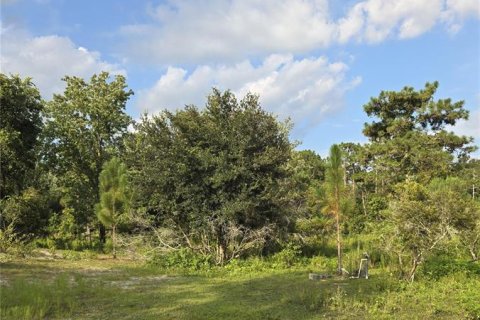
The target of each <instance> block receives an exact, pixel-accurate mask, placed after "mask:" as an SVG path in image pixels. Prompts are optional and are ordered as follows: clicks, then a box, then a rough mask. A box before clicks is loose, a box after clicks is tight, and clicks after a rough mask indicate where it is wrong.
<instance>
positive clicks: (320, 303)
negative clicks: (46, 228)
mask: <svg viewBox="0 0 480 320" xmlns="http://www.w3.org/2000/svg"><path fill="white" fill-rule="evenodd" d="M0 268H1V273H0V275H1V277H0V285H1V292H0V294H1V300H0V301H1V314H0V315H1V319H2V320H3V319H480V302H479V301H480V289H479V288H480V279H479V278H478V277H473V278H472V277H467V276H466V275H465V274H456V275H452V276H449V277H444V278H441V279H439V281H435V282H434V281H423V282H418V283H414V284H407V283H404V282H399V281H398V280H395V279H393V278H391V277H387V276H381V275H379V274H378V273H379V272H378V270H372V276H371V278H370V279H368V280H358V279H328V280H325V281H310V280H308V270H299V269H287V270H282V271H278V270H277V271H270V272H253V273H252V272H247V273H243V274H242V273H240V274H239V273H235V274H231V273H228V272H224V273H222V272H216V273H215V272H214V273H205V274H200V273H199V274H196V275H185V274H184V275H182V274H181V273H174V272H170V273H168V272H165V271H162V270H158V269H154V268H148V267H144V266H142V265H141V264H138V263H135V262H133V261H130V260H121V259H118V260H112V259H109V258H107V257H103V259H102V257H97V258H95V259H82V260H66V259H49V260H47V259H28V260H12V261H9V262H4V263H2V264H1V265H0Z"/></svg>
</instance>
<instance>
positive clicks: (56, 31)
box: [0, 0, 480, 156]
mask: <svg viewBox="0 0 480 320" xmlns="http://www.w3.org/2000/svg"><path fill="white" fill-rule="evenodd" d="M0 54H1V70H2V72H6V73H19V74H21V75H22V76H31V77H33V79H34V82H35V83H36V84H37V86H38V87H39V88H40V90H41V92H42V94H43V96H44V97H45V99H47V100H48V99H50V97H51V95H52V93H55V92H61V91H62V89H63V84H62V82H61V81H60V78H61V77H62V76H63V75H65V74H68V75H77V76H81V77H85V78H88V77H90V76H91V75H92V74H93V73H98V72H100V71H101V70H107V71H110V72H111V73H114V74H115V73H120V74H124V75H126V76H127V80H128V84H129V87H130V88H132V89H133V90H134V91H135V96H134V98H133V99H132V100H131V101H129V103H128V107H127V111H128V113H129V114H131V115H132V116H133V117H134V118H138V116H139V114H140V113H141V112H143V111H144V110H148V111H149V112H150V113H155V112H158V111H159V110H161V109H164V108H168V109H175V108H178V107H182V106H183V105H185V104H191V103H193V104H196V105H198V106H202V105H203V104H204V102H205V96H206V95H207V94H208V93H209V90H210V88H211V87H212V86H216V87H219V88H221V89H231V90H233V91H234V92H235V93H236V94H237V95H239V96H242V95H243V94H245V93H246V92H248V91H252V92H256V93H258V94H260V97H261V102H262V105H263V106H264V107H265V108H266V109H267V110H269V111H271V112H273V113H275V114H277V115H279V117H280V118H285V117H290V118H292V120H293V121H294V123H295V129H294V131H293V133H292V136H293V138H295V139H297V140H300V141H302V144H301V145H300V146H299V149H304V148H305V149H307V148H308V149H313V150H315V151H317V152H318V153H320V154H322V155H325V154H326V152H327V149H328V148H329V146H330V145H331V144H332V143H336V142H342V141H353V142H363V141H365V138H364V137H363V136H362V133H361V131H362V127H363V123H364V122H367V121H369V119H368V118H367V117H366V116H365V114H364V112H363V108H362V106H363V104H365V103H366V102H368V100H369V98H370V97H372V96H376V95H378V94H379V92H380V91H381V90H400V89H401V88H402V87H404V86H406V85H408V86H413V87H415V88H418V89H419V88H421V87H423V85H424V84H425V82H427V81H435V80H438V81H439V82H440V88H439V90H438V92H437V95H436V98H446V97H451V98H452V99H454V100H465V106H466V108H467V109H469V110H470V111H471V117H470V120H469V121H462V122H460V123H459V124H458V125H457V126H456V127H455V128H452V129H453V130H454V131H456V132H457V133H459V134H466V135H470V136H474V137H475V138H476V141H477V144H478V141H480V1H479V0H397V1H393V0H359V1H328V0H312V1H308V0H275V1H274V0H229V1H219V0H210V1H203V0H197V1H188V0H183V1H118V0H117V1H114V0H102V1H89V0H83V1H80V0H69V1H67V0H37V1H33V0H32V1H27V0H16V1H15V0H2V5H1V48H0ZM478 155H479V153H478V152H477V156H478Z"/></svg>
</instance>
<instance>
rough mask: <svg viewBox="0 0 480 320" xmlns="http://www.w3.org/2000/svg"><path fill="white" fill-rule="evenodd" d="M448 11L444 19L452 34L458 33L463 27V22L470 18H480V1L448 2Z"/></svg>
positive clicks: (445, 12) (454, 0)
mask: <svg viewBox="0 0 480 320" xmlns="http://www.w3.org/2000/svg"><path fill="white" fill-rule="evenodd" d="M446 7H447V8H446V10H445V11H444V12H443V15H442V19H443V20H444V22H445V23H446V24H447V26H448V28H449V31H450V32H451V33H456V32H458V30H460V28H461V27H462V23H461V22H462V21H463V20H466V19H468V18H471V17H472V18H477V19H478V18H480V1H478V0H447V6H446Z"/></svg>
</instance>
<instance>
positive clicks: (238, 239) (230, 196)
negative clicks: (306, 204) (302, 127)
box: [126, 90, 292, 264]
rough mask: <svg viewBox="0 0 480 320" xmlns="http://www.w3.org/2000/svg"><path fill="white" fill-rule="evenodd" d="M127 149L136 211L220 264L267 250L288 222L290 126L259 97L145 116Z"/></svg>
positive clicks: (219, 99) (221, 97)
mask: <svg viewBox="0 0 480 320" xmlns="http://www.w3.org/2000/svg"><path fill="white" fill-rule="evenodd" d="M127 146H128V149H127V151H128V152H127V158H126V159H127V160H126V161H127V165H128V167H129V168H130V172H131V176H132V188H133V189H134V190H135V197H134V199H135V202H134V206H135V208H136V209H137V210H144V211H146V212H147V213H149V214H150V215H153V216H155V217H156V220H157V223H158V224H159V225H162V226H167V227H169V228H172V229H174V230H175V231H176V232H178V233H180V234H182V235H183V238H184V243H185V245H187V246H189V247H190V248H192V249H194V250H196V251H198V252H201V253H203V254H205V255H211V256H214V257H215V258H216V262H217V263H218V264H223V263H225V262H226V261H228V260H229V259H232V258H235V257H238V256H240V255H241V254H245V253H246V252H248V250H253V249H257V250H258V249H259V248H260V249H261V248H262V247H263V248H265V244H266V243H267V242H269V241H272V239H274V235H281V233H280V231H282V230H285V228H286V226H288V225H289V224H290V217H289V210H288V201H287V199H286V198H285V193H286V190H285V188H282V185H283V182H282V181H283V180H284V179H286V178H287V177H288V174H289V173H288V170H287V169H286V165H287V162H288V160H289V159H290V155H291V149H292V145H291V144H290V142H289V140H288V128H287V127H286V126H285V125H284V124H282V123H279V122H278V121H277V120H276V118H275V117H274V116H272V115H270V114H269V113H267V112H265V111H264V110H262V108H261V107H260V105H259V102H258V97H257V96H254V95H251V94H247V95H246V96H245V97H244V98H243V99H242V100H241V101H237V99H236V98H235V96H234V95H233V94H232V93H231V92H229V91H226V92H223V93H222V92H220V91H218V90H214V91H213V93H212V94H211V95H210V96H209V97H208V102H207V105H206V107H205V109H203V110H199V109H197V108H196V107H194V106H188V107H186V108H185V109H183V110H179V111H176V112H175V113H171V112H168V111H164V112H162V113H160V114H159V115H158V116H153V117H151V118H143V119H142V121H141V122H140V123H138V124H137V126H136V128H135V133H134V134H133V135H132V136H131V139H129V143H128V144H127Z"/></svg>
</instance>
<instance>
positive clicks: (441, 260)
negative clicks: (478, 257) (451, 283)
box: [420, 255, 480, 280]
mask: <svg viewBox="0 0 480 320" xmlns="http://www.w3.org/2000/svg"><path fill="white" fill-rule="evenodd" d="M459 272H463V273H465V274H467V275H476V276H480V264H479V263H478V262H473V261H465V260H456V259H452V258H451V257H448V256H443V255H442V256H434V257H432V258H430V259H428V260H427V261H425V263H424V265H423V268H422V269H421V272H420V275H421V276H425V277H427V278H429V279H435V280H438V279H440V278H442V277H445V276H447V275H450V274H454V273H459Z"/></svg>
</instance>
